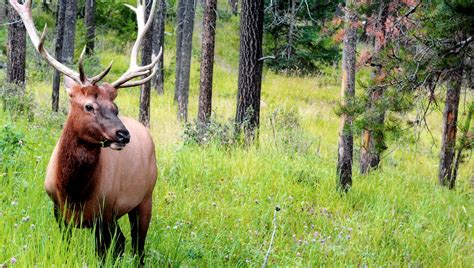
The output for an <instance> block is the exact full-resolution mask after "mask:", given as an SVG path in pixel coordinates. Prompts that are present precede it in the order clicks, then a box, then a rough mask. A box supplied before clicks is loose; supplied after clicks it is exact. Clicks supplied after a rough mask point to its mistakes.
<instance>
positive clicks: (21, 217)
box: [0, 18, 474, 267]
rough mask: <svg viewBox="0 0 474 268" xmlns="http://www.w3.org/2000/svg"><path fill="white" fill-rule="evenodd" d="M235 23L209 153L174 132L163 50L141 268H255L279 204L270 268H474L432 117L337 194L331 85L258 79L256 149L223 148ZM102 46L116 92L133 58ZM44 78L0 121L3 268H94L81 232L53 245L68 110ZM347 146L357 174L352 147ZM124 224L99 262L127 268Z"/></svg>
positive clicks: (222, 49)
mask: <svg viewBox="0 0 474 268" xmlns="http://www.w3.org/2000/svg"><path fill="white" fill-rule="evenodd" d="M230 20H231V21H230V23H223V24H221V25H219V27H218V30H217V33H218V36H217V48H216V49H217V50H216V53H217V54H216V57H217V60H216V62H217V64H216V69H215V79H214V94H213V109H214V113H215V120H216V121H218V122H222V125H219V126H216V131H217V130H219V131H221V132H218V133H221V134H216V135H215V136H214V137H213V138H212V139H211V141H210V142H209V144H207V145H204V146H200V145H197V144H195V143H193V142H190V137H189V135H188V136H186V135H184V134H183V133H184V132H185V131H184V130H185V129H188V130H189V127H188V128H186V126H184V125H183V124H182V123H180V122H178V121H177V120H176V105H175V104H174V102H173V89H174V64H172V59H173V58H174V53H173V47H174V45H173V41H174V40H173V37H171V38H167V39H168V41H167V47H166V49H168V50H166V54H165V66H166V75H167V78H166V83H165V92H166V93H165V95H164V96H158V95H157V94H156V93H153V95H152V104H151V118H152V119H151V133H152V136H153V137H154V140H155V143H156V154H157V161H158V170H159V176H158V181H157V185H156V188H155V191H154V201H153V205H154V207H153V217H152V223H151V227H150V230H149V233H148V237H147V243H146V252H147V255H146V261H147V263H148V264H150V266H151V267H155V266H156V265H160V266H165V265H166V266H179V265H184V266H211V267H215V266H260V265H261V264H262V262H263V260H264V256H265V254H266V252H267V249H268V247H269V243H270V238H271V234H272V231H273V228H274V225H273V223H272V222H273V217H274V211H275V207H276V206H278V207H280V208H281V211H279V212H278V213H277V216H276V222H277V229H276V235H275V240H274V244H273V248H272V250H271V253H270V257H269V264H271V265H276V266H385V265H388V266H427V267H433V266H434V267H444V266H454V267H472V264H473V263H474V255H473V251H472V249H473V248H474V240H473V237H474V229H473V224H474V202H473V201H474V198H473V192H472V186H471V176H472V173H473V161H472V159H470V160H469V162H467V163H464V164H463V165H462V167H461V171H460V174H459V179H458V183H457V187H456V190H453V191H450V190H447V189H445V188H442V187H439V186H438V184H437V171H438V152H439V144H440V141H439V137H440V133H441V129H440V122H441V108H438V109H436V110H434V111H433V112H432V113H431V114H430V115H429V117H428V124H429V126H430V130H431V133H433V137H432V136H431V135H430V132H428V131H426V130H424V129H421V128H419V129H413V128H410V129H409V130H407V131H406V132H405V133H404V134H403V135H402V136H401V137H392V138H391V139H390V137H389V139H390V140H389V142H388V147H389V148H388V150H387V151H386V153H385V154H384V157H383V160H382V164H381V168H380V169H379V170H377V171H374V172H371V173H370V174H369V175H367V176H361V175H358V163H355V166H354V174H355V177H354V183H353V188H352V189H351V190H350V192H349V193H348V194H345V195H341V194H339V193H338V192H337V191H336V185H335V182H336V160H337V137H338V127H339V120H338V117H337V115H336V114H335V111H334V109H335V108H336V106H337V103H338V100H339V82H338V81H339V80H338V76H337V75H329V74H328V75H325V76H315V77H290V76H285V75H277V74H274V73H271V72H269V71H266V72H265V74H264V78H263V90H262V91H263V92H262V111H261V118H262V119H261V128H260V138H259V143H258V144H255V145H253V146H249V147H242V146H239V145H235V144H229V143H228V141H229V140H227V139H226V135H225V134H222V133H223V132H225V130H226V125H225V122H227V121H228V120H231V119H232V118H233V115H234V113H235V104H236V92H237V71H236V70H237V64H238V26H236V25H238V24H236V23H233V21H232V20H233V19H232V18H231V19H230ZM104 40H107V38H104ZM195 40H198V39H197V38H196V39H195ZM98 46H99V48H100V49H102V51H101V52H100V53H99V55H100V56H99V57H100V62H101V64H102V65H103V66H104V65H106V64H107V63H108V62H109V60H110V59H112V58H113V59H114V60H115V61H114V62H115V65H114V69H113V70H112V72H111V75H110V76H109V77H108V78H107V79H108V80H109V81H112V80H113V78H115V77H117V76H118V75H119V74H120V73H121V72H123V70H124V69H125V68H126V66H127V64H128V56H127V55H128V49H127V48H124V49H120V50H117V49H111V48H110V47H107V44H106V42H105V41H103V43H102V44H101V43H100V42H99V44H98ZM199 46H200V44H199V43H197V42H195V44H194V47H195V48H196V51H199ZM198 54H199V53H195V55H194V57H193V65H192V75H191V94H190V107H189V111H190V112H189V114H190V121H192V120H193V118H194V117H195V116H196V114H197V113H196V111H197V98H198V82H199V62H198V58H199V57H198ZM33 55H34V53H33V52H32V50H31V49H30V53H29V57H30V56H31V57H34V56H33ZM37 62H38V61H37V60H34V61H29V64H28V66H29V67H31V66H37V64H38V63H37ZM221 63H223V64H221ZM43 66H44V65H43ZM29 70H32V69H29ZM334 72H335V73H337V71H334ZM50 77H51V75H50V73H46V74H42V75H41V73H40V74H38V73H37V72H34V71H29V74H28V86H27V89H28V92H30V94H31V96H32V101H29V100H30V99H28V100H27V101H24V102H25V103H26V104H28V105H27V106H28V107H30V108H31V112H30V113H29V115H15V114H14V113H12V111H11V110H5V109H1V111H0V138H1V139H0V145H2V148H0V160H1V161H2V162H1V168H0V189H1V190H0V266H2V264H6V265H10V264H11V263H13V262H15V263H16V264H17V265H20V266H22V267H33V266H35V265H37V266H45V267H48V266H51V265H53V264H54V265H55V266H63V265H65V266H68V267H79V266H88V267H96V266H98V265H99V263H98V259H97V258H96V255H95V253H94V239H93V235H92V234H91V233H90V231H87V230H76V229H75V230H73V232H72V237H71V239H70V241H69V242H67V241H65V240H63V239H62V237H61V233H60V232H59V229H58V227H57V224H56V223H55V220H54V217H53V212H52V203H51V201H50V200H49V198H48V197H47V195H46V194H45V192H44V190H43V180H44V174H45V169H46V165H47V163H48V160H49V156H50V154H51V152H52V150H53V148H54V146H55V143H56V141H57V139H58V137H59V135H60V131H61V127H62V123H63V122H64V119H65V111H67V100H66V99H65V98H64V95H65V94H62V95H63V96H62V101H61V112H60V113H58V114H52V113H51V112H49V98H50V88H51V81H50V80H51V79H50ZM62 93H63V92H62ZM138 102H139V90H138V89H137V88H132V89H124V90H122V89H121V90H120V93H119V97H118V98H117V104H118V107H119V109H120V114H121V115H122V116H129V117H134V118H137V115H138ZM2 107H5V106H4V105H3V106H2ZM463 109H464V108H463V107H462V106H461V114H462V112H463V111H464V110H463ZM407 116H408V117H409V116H410V115H407ZM216 125H217V124H216ZM355 143H356V146H355V148H356V151H355V156H354V157H355V158H354V159H355V162H357V159H358V156H359V152H358V149H357V148H358V145H359V143H360V141H359V139H357V138H356V140H355ZM120 224H121V227H122V230H124V233H125V234H126V236H127V249H126V254H125V255H124V256H123V257H122V258H121V259H117V260H114V259H112V258H108V259H107V260H106V262H107V264H109V265H111V264H115V265H117V266H133V265H134V264H136V260H135V259H133V258H132V256H131V254H130V239H129V236H128V232H129V225H128V220H127V219H126V217H124V218H123V219H121V220H120ZM2 267H3V266H2Z"/></svg>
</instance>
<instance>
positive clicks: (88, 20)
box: [85, 0, 96, 55]
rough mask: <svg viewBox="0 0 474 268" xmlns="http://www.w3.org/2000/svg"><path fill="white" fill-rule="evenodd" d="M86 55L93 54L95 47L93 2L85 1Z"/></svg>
mask: <svg viewBox="0 0 474 268" xmlns="http://www.w3.org/2000/svg"><path fill="white" fill-rule="evenodd" d="M85 1H86V8H85V13H86V14H85V26H86V53H87V54H88V55H90V54H92V53H93V52H94V45H95V6H96V5H95V0H85Z"/></svg>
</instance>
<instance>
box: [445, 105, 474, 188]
mask: <svg viewBox="0 0 474 268" xmlns="http://www.w3.org/2000/svg"><path fill="white" fill-rule="evenodd" d="M473 113H474V102H471V103H470V104H469V106H468V107H467V116H466V121H465V122H464V127H463V128H462V129H461V131H462V132H461V137H460V139H459V148H458V149H457V152H456V154H455V160H454V164H453V175H452V179H451V182H452V187H451V185H450V188H454V186H455V185H456V179H457V177H458V170H459V164H460V163H461V160H462V153H463V150H464V149H465V148H466V147H468V146H469V145H470V143H471V142H472V141H470V140H469V129H470V127H471V122H472V114H473Z"/></svg>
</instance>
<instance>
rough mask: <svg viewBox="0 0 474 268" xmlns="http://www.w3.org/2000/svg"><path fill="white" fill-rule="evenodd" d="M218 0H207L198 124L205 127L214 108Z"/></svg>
mask: <svg viewBox="0 0 474 268" xmlns="http://www.w3.org/2000/svg"><path fill="white" fill-rule="evenodd" d="M216 13H217V0H206V10H205V14H204V25H203V29H204V32H203V33H202V56H201V80H200V94H199V109H198V124H199V126H200V127H201V128H203V129H205V128H206V127H207V125H208V123H209V120H210V117H211V110H212V78H213V70H214V46H215V35H216V17H217V14H216Z"/></svg>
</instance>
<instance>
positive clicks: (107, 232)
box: [95, 219, 125, 260]
mask: <svg viewBox="0 0 474 268" xmlns="http://www.w3.org/2000/svg"><path fill="white" fill-rule="evenodd" d="M114 238H115V243H114V248H113V252H112V253H113V255H114V257H117V256H121V255H122V254H123V252H124V250H125V236H124V235H123V233H122V230H121V229H120V226H119V225H118V222H117V220H116V219H113V220H112V221H111V222H110V223H104V222H103V221H102V220H98V221H97V223H96V226H95V242H96V250H97V254H98V255H99V257H100V258H101V259H102V260H105V256H106V255H107V251H108V249H109V248H110V246H111V245H112V242H113V241H114Z"/></svg>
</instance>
